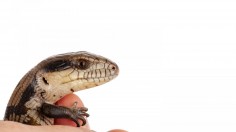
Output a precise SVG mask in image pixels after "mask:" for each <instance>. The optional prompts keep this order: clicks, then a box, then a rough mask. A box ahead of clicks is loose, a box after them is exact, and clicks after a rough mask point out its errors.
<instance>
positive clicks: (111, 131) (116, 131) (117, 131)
mask: <svg viewBox="0 0 236 132" xmlns="http://www.w3.org/2000/svg"><path fill="white" fill-rule="evenodd" d="M108 132H128V131H126V130H122V129H113V130H110V131H108Z"/></svg>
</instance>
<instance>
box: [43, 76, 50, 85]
mask: <svg viewBox="0 0 236 132" xmlns="http://www.w3.org/2000/svg"><path fill="white" fill-rule="evenodd" d="M42 80H43V82H44V84H46V85H48V84H49V83H48V81H47V80H46V78H45V77H43V78H42Z"/></svg>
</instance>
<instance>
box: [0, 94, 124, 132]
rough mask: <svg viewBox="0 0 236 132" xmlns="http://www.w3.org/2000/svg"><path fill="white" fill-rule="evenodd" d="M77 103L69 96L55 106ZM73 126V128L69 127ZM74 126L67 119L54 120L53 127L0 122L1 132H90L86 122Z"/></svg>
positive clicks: (72, 96) (73, 96)
mask: <svg viewBox="0 0 236 132" xmlns="http://www.w3.org/2000/svg"><path fill="white" fill-rule="evenodd" d="M75 101H76V102H78V104H77V105H78V107H82V106H83V103H82V101H81V100H80V98H79V97H78V96H76V95H75V94H70V95H67V96H65V97H64V98H62V99H61V100H59V101H58V102H57V105H60V106H67V107H71V106H72V104H73V103H74V102H75ZM71 126H74V127H71ZM75 126H76V124H75V123H74V122H73V121H71V120H68V119H55V125H51V126H31V125H25V124H21V123H18V122H12V121H0V130H1V132H22V131H23V132H32V131H34V132H91V130H90V127H89V124H88V122H87V123H86V125H85V126H81V127H79V128H77V127H75ZM109 132H127V131H125V130H120V129H114V130H110V131H109Z"/></svg>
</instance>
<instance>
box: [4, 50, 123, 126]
mask: <svg viewBox="0 0 236 132" xmlns="http://www.w3.org/2000/svg"><path fill="white" fill-rule="evenodd" d="M118 73H119V68H118V66H117V65H116V64H115V63H114V62H112V61H110V60H109V59H107V58H104V57H102V56H98V55H95V54H91V53H88V52H85V51H80V52H71V53H66V54H59V55H56V56H52V57H49V58H47V59H45V60H43V61H42V62H40V63H39V64H38V65H36V66H35V67H34V68H33V69H31V70H30V71H29V72H28V73H27V74H26V75H25V76H24V77H23V78H22V79H21V80H20V82H19V83H18V85H17V87H16V88H15V90H14V92H13V94H12V96H11V98H10V100H9V102H8V105H7V109H6V112H5V117H4V120H9V121H16V122H21V123H24V124H29V125H52V124H54V118H68V119H71V120H73V121H74V122H76V123H77V126H80V125H79V123H78V119H80V120H82V121H83V125H84V124H85V123H86V121H85V119H84V116H88V114H87V113H86V112H87V108H85V107H81V108H75V107H74V106H73V107H72V108H67V107H62V106H55V105H54V104H55V102H57V101H58V100H60V99H61V98H62V97H64V96H65V95H67V94H70V93H73V92H76V91H80V90H83V89H87V88H92V87H95V86H99V85H101V84H104V83H106V82H108V81H110V80H112V79H114V78H115V77H116V76H117V75H118Z"/></svg>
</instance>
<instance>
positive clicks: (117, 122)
mask: <svg viewBox="0 0 236 132" xmlns="http://www.w3.org/2000/svg"><path fill="white" fill-rule="evenodd" d="M222 1H223V0H222ZM80 50H85V51H89V52H92V53H96V54H99V55H103V56H105V57H108V58H110V59H112V60H113V61H115V62H117V64H118V65H119V67H120V75H119V76H118V78H116V79H115V80H113V81H112V82H110V83H107V84H105V85H103V86H99V87H97V88H94V89H89V90H85V91H81V92H77V94H78V95H79V96H80V97H81V98H82V99H83V101H84V103H85V105H86V106H87V107H88V108H89V113H90V114H91V117H89V122H90V125H91V127H92V129H94V130H97V131H106V130H109V129H112V128H123V129H126V130H129V131H134V132H135V131H136V132H138V131H140V132H141V131H156V132H175V131H180V132H209V131H211V132H213V131H214V132H223V131H224V132H225V131H227V132H230V131H236V95H235V94H236V90H235V89H236V2H230V1H224V2H221V1H220V0H214V1H213V0H212V1H210V0H200V1H199V0H196V1H192V2H189V1H187V0H178V1H176V0H173V1H171V0H163V1H158V0H156V1H148V0H119V1H111V0H99V1H98V0H94V1H79V0H70V1H69V0H40V1H36V0H21V1H19V0H11V1H6V0H2V1H1V2H0V64H1V65H0V73H1V74H0V75H1V76H0V98H1V101H0V113H1V114H0V118H2V117H3V115H4V111H5V107H6V104H7V102H8V99H9V97H10V95H11V93H12V91H13V89H14V88H15V86H16V85H17V83H18V81H19V80H20V79H21V77H22V76H23V75H24V74H25V73H26V72H27V71H28V70H29V69H31V68H32V67H33V66H35V65H36V64H37V63H38V62H40V61H41V60H42V59H45V58H47V57H48V56H51V55H54V54H58V53H65V52H70V51H80Z"/></svg>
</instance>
